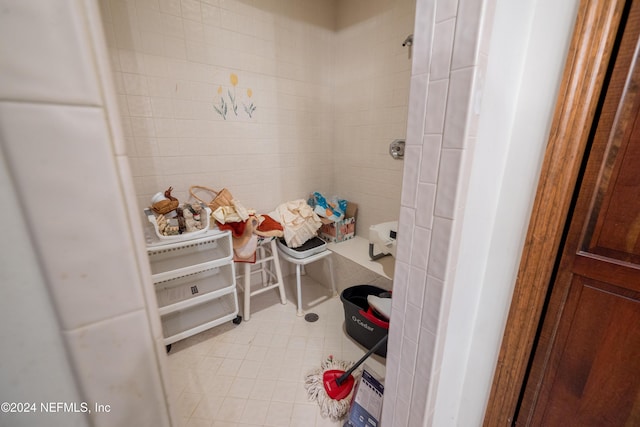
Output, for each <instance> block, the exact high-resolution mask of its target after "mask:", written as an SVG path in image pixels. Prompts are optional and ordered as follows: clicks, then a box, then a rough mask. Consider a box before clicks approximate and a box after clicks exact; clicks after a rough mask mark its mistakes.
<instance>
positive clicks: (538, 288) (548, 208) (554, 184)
mask: <svg viewBox="0 0 640 427" xmlns="http://www.w3.org/2000/svg"><path fill="white" fill-rule="evenodd" d="M624 4H625V0H582V1H581V2H580V6H579V9H578V15H577V18H576V24H575V29H574V33H573V37H572V40H571V44H570V47H569V52H568V55H567V60H566V64H565V71H564V74H563V77H562V82H561V85H560V88H559V92H558V100H557V102H556V108H555V112H554V117H553V121H552V124H551V130H550V134H549V141H548V145H547V148H546V152H545V158H544V162H543V166H542V170H541V173H540V180H539V182H538V189H537V193H536V197H535V201H534V205H533V209H532V213H531V218H530V221H529V228H528V230H527V236H526V240H525V245H524V248H523V253H522V258H521V261H520V267H519V270H518V275H517V278H516V283H515V288H514V292H513V298H512V301H511V307H510V309H509V315H508V318H507V324H506V327H505V332H504V335H503V338H502V344H501V348H500V353H499V356H498V362H497V365H496V370H495V374H494V378H493V384H492V387H491V394H490V397H489V402H488V404H487V408H486V411H485V418H484V426H485V427H496V426H510V425H512V423H513V415H514V412H515V409H516V405H517V402H518V396H519V394H520V391H521V388H522V386H523V381H524V377H525V373H526V369H527V364H528V361H529V357H530V355H531V351H532V346H533V342H534V339H535V336H536V331H537V329H538V324H539V322H540V314H541V312H542V307H543V305H544V301H545V298H546V295H547V291H548V287H549V282H550V279H551V275H552V272H553V267H554V264H555V254H557V253H558V250H559V246H560V240H561V238H562V233H563V230H564V227H565V222H566V219H567V214H568V211H569V207H570V204H571V199H572V196H573V193H574V189H575V186H576V181H577V178H578V174H579V171H580V166H581V163H582V159H583V155H584V152H585V147H586V145H587V141H588V139H589V134H590V131H591V127H592V126H591V124H592V122H593V119H594V114H595V111H596V108H597V105H598V102H599V98H600V93H601V90H602V87H603V82H604V79H605V75H606V72H607V67H608V64H609V59H610V56H611V52H612V50H613V44H614V41H615V37H616V33H617V30H618V26H619V23H620V19H621V16H622V11H623V9H624Z"/></svg>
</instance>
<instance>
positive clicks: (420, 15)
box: [411, 1, 436, 76]
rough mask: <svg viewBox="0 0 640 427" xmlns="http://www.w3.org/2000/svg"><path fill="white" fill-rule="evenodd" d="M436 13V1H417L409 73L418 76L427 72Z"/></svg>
mask: <svg viewBox="0 0 640 427" xmlns="http://www.w3.org/2000/svg"><path fill="white" fill-rule="evenodd" d="M435 14H436V2H433V1H429V2H423V1H417V2H416V13H415V25H414V30H413V31H414V33H413V46H412V56H413V61H412V62H413V63H412V66H411V75H412V76H418V75H420V74H426V73H428V72H429V66H430V64H431V49H432V41H433V21H434V16H435Z"/></svg>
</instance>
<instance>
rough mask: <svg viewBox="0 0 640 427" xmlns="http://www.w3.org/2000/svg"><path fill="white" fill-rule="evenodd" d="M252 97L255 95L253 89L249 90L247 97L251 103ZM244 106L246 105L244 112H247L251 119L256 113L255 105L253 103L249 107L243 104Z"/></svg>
mask: <svg viewBox="0 0 640 427" xmlns="http://www.w3.org/2000/svg"><path fill="white" fill-rule="evenodd" d="M251 95H253V91H252V90H251V89H247V96H248V97H249V101H251ZM243 105H244V111H246V112H247V115H248V116H249V118H251V117H252V115H253V112H254V111H256V106H255V105H253V102H251V104H249V105H247V104H244V103H243Z"/></svg>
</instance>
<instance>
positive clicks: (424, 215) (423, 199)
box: [416, 182, 437, 229]
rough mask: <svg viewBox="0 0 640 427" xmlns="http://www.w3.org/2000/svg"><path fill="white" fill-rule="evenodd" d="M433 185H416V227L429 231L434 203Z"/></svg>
mask: <svg viewBox="0 0 640 427" xmlns="http://www.w3.org/2000/svg"><path fill="white" fill-rule="evenodd" d="M436 189H437V186H436V185H435V184H427V183H422V182H419V183H418V198H417V203H416V225H417V226H419V227H424V228H427V229H431V228H432V227H433V213H434V209H435V203H436Z"/></svg>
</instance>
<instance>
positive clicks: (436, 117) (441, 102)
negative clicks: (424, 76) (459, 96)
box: [424, 80, 449, 135]
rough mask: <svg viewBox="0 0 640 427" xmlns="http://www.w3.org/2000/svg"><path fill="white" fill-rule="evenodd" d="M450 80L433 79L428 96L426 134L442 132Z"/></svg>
mask: <svg viewBox="0 0 640 427" xmlns="http://www.w3.org/2000/svg"><path fill="white" fill-rule="evenodd" d="M448 90H449V80H438V81H433V80H432V81H431V82H430V83H429V95H428V97H427V109H426V116H425V120H424V133H425V134H438V135H439V134H441V133H442V129H443V127H444V117H445V112H446V109H447V91H448Z"/></svg>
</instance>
